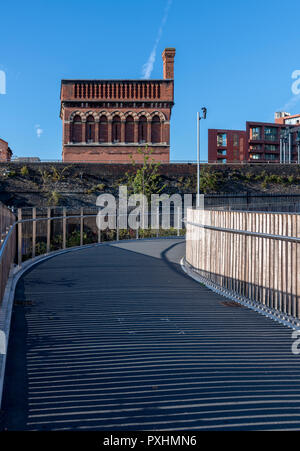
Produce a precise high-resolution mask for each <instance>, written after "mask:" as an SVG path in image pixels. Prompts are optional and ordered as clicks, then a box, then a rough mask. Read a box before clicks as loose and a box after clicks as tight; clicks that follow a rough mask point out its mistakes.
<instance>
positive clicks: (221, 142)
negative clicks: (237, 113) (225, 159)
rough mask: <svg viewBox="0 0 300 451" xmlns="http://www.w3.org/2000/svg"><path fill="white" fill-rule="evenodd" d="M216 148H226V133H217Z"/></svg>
mask: <svg viewBox="0 0 300 451" xmlns="http://www.w3.org/2000/svg"><path fill="white" fill-rule="evenodd" d="M217 146H218V147H226V146H227V133H218V135H217Z"/></svg>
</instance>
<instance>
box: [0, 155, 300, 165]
mask: <svg viewBox="0 0 300 451" xmlns="http://www.w3.org/2000/svg"><path fill="white" fill-rule="evenodd" d="M7 163H18V164H20V163H27V164H41V163H55V164H56V163H57V164H68V165H70V164H71V165H72V164H104V165H105V164H109V165H111V164H120V165H132V162H130V161H128V162H124V161H122V160H103V161H99V160H98V159H97V160H95V161H91V160H89V161H85V160H78V161H74V160H73V161H62V160H55V159H53V160H51V159H50V160H49V159H48V160H41V159H40V158H35V157H23V158H22V157H20V158H13V159H12V160H10V161H6V162H0V165H1V164H7ZM142 163H143V162H142V161H141V164H142ZM161 164H170V165H172V164H197V160H170V161H162V162H161ZM200 164H204V165H213V166H247V165H255V166H259V165H263V166H266V165H270V166H272V165H273V166H276V165H277V166H278V165H279V164H280V165H281V166H284V165H286V166H291V165H292V166H295V165H299V163H298V162H296V161H292V162H291V163H287V162H286V163H279V162H273V161H267V160H266V161H240V160H238V161H231V162H228V163H227V162H226V163H221V162H220V161H217V160H201V161H200Z"/></svg>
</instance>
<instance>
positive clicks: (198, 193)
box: [197, 107, 207, 208]
mask: <svg viewBox="0 0 300 451" xmlns="http://www.w3.org/2000/svg"><path fill="white" fill-rule="evenodd" d="M201 109H202V116H201V113H199V112H198V113H197V208H200V121H201V119H206V116H207V108H205V107H203V108H201Z"/></svg>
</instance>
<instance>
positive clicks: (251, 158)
mask: <svg viewBox="0 0 300 451" xmlns="http://www.w3.org/2000/svg"><path fill="white" fill-rule="evenodd" d="M260 157H261V156H260V154H259V153H252V154H251V155H250V160H260Z"/></svg>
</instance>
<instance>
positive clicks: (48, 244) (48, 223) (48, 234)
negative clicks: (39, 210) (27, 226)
mask: <svg viewBox="0 0 300 451" xmlns="http://www.w3.org/2000/svg"><path fill="white" fill-rule="evenodd" d="M50 246H51V208H50V207H48V209H47V254H49V252H50Z"/></svg>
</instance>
